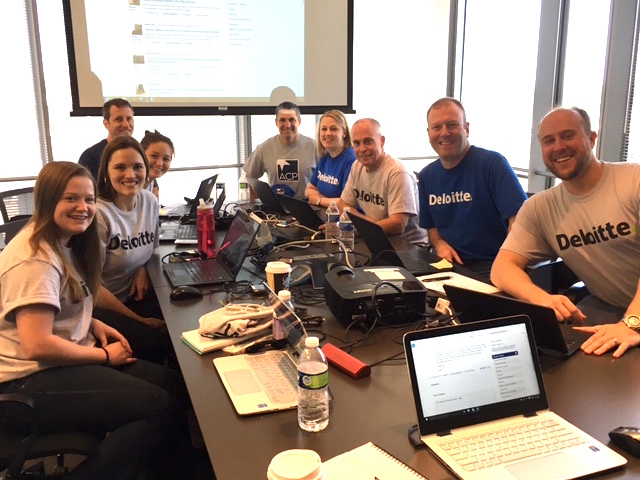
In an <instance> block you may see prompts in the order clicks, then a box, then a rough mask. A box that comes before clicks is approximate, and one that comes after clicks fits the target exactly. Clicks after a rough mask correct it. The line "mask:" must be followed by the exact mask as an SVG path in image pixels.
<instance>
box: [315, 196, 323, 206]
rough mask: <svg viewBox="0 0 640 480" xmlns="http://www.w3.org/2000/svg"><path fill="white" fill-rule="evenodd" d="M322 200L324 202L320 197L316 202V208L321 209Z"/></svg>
mask: <svg viewBox="0 0 640 480" xmlns="http://www.w3.org/2000/svg"><path fill="white" fill-rule="evenodd" d="M320 200H322V197H318V200H316V206H317V207H319V206H320Z"/></svg>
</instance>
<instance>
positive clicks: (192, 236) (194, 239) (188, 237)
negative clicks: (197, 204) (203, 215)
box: [174, 190, 226, 245]
mask: <svg viewBox="0 0 640 480" xmlns="http://www.w3.org/2000/svg"><path fill="white" fill-rule="evenodd" d="M225 198H226V194H225V192H224V190H221V192H220V195H219V196H218V198H217V200H216V203H214V205H213V218H214V219H215V218H217V217H218V214H219V213H220V208H222V204H223V203H224V200H225ZM196 217H197V209H196ZM174 243H175V244H176V245H197V244H198V226H197V224H194V223H181V224H180V225H178V228H177V229H176V239H175V242H174Z"/></svg>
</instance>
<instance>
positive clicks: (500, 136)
mask: <svg viewBox="0 0 640 480" xmlns="http://www.w3.org/2000/svg"><path fill="white" fill-rule="evenodd" d="M540 4H541V2H540V0H536V1H527V2H513V1H512V0H468V1H467V10H466V29H465V44H464V63H463V66H462V68H463V74H462V87H461V88H462V95H461V96H462V103H463V104H464V106H465V110H466V112H467V121H468V122H469V140H470V141H471V143H472V144H474V145H477V146H479V147H481V148H486V149H488V150H495V151H497V152H500V153H501V154H502V155H504V156H505V157H506V158H507V160H508V161H509V163H510V164H511V166H513V167H519V168H523V169H528V168H529V151H530V146H531V115H532V112H533V95H534V90H535V79H536V66H537V57H538V36H539V32H538V31H539V28H540Z"/></svg>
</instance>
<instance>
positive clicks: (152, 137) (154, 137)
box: [140, 130, 176, 155]
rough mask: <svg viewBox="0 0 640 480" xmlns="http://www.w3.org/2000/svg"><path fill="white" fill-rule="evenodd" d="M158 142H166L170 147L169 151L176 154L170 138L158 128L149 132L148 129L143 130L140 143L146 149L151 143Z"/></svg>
mask: <svg viewBox="0 0 640 480" xmlns="http://www.w3.org/2000/svg"><path fill="white" fill-rule="evenodd" d="M159 142H162V143H166V144H167V145H169V148H171V153H172V154H173V155H175V154H176V149H175V148H173V142H172V141H171V139H170V138H169V137H167V136H165V135H163V134H161V133H160V132H159V131H158V130H154V131H153V132H150V131H149V130H145V131H144V137H142V140H140V145H141V146H142V148H144V150H145V151H146V150H147V148H149V147H150V146H151V145H153V144H154V143H159Z"/></svg>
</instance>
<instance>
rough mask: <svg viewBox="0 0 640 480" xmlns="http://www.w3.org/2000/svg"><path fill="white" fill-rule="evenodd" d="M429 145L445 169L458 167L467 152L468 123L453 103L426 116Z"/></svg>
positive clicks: (435, 109) (437, 108)
mask: <svg viewBox="0 0 640 480" xmlns="http://www.w3.org/2000/svg"><path fill="white" fill-rule="evenodd" d="M427 123H428V124H429V127H428V128H427V132H428V134H429V143H431V146H432V147H433V149H434V150H435V151H436V153H437V154H438V156H439V157H440V161H441V162H442V165H443V166H444V167H445V168H453V167H455V166H456V165H458V164H459V163H460V162H461V161H462V159H463V158H464V156H465V155H466V153H467V151H468V150H469V147H470V144H469V140H468V137H469V123H467V122H466V121H465V118H464V113H463V112H462V109H460V107H458V105H456V104H455V103H453V102H445V103H443V104H442V105H440V106H438V107H435V108H432V110H431V111H430V112H429V114H428V116H427Z"/></svg>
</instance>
